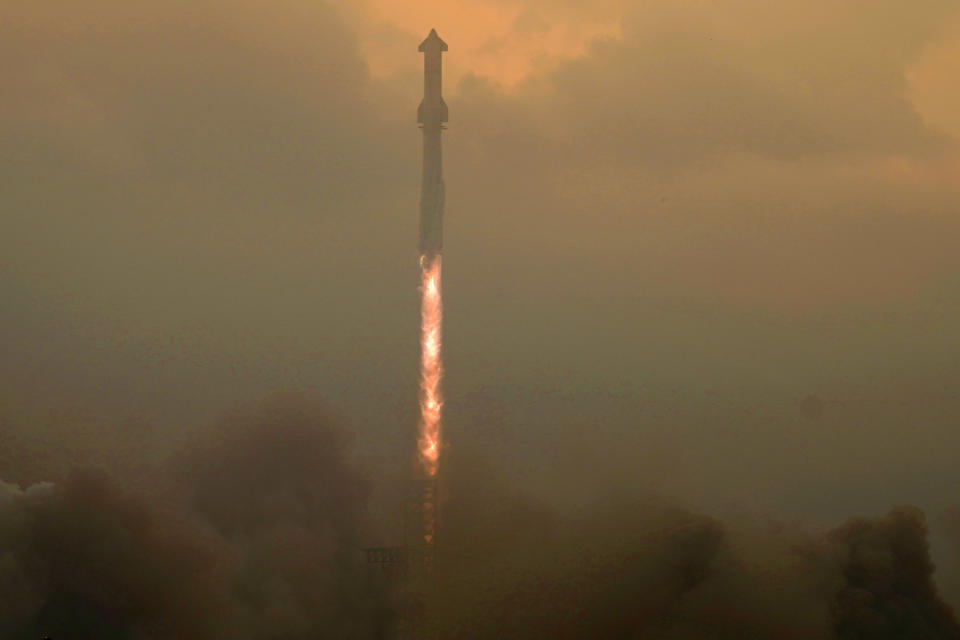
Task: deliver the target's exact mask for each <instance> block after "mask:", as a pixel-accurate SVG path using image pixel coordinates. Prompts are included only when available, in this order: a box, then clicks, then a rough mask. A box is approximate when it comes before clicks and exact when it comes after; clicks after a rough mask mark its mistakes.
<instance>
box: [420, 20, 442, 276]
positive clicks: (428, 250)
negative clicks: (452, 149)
mask: <svg viewBox="0 0 960 640" xmlns="http://www.w3.org/2000/svg"><path fill="white" fill-rule="evenodd" d="M446 50H447V43H446V42H444V41H443V40H441V39H440V36H438V35H437V30H436V29H431V30H430V35H429V36H427V39H426V40H424V41H423V42H422V43H421V44H420V51H421V52H422V53H423V54H424V56H423V101H422V102H421V103H420V108H419V109H417V121H418V122H419V123H420V127H421V128H422V129H423V183H422V184H421V188H420V255H421V256H423V257H425V258H426V259H428V260H432V259H433V258H434V257H436V256H439V255H440V253H441V252H442V250H443V200H444V186H443V149H442V144H441V139H440V136H441V131H443V129H444V128H445V127H444V126H443V125H444V123H446V122H447V116H448V112H447V104H446V103H445V102H444V101H443V52H444V51H446Z"/></svg>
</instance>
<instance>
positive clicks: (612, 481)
mask: <svg viewBox="0 0 960 640" xmlns="http://www.w3.org/2000/svg"><path fill="white" fill-rule="evenodd" d="M2 13H3V16H2V17H0V59H2V60H4V61H5V63H6V64H4V65H2V66H0V82H2V86H3V87H4V96H5V97H4V99H3V100H2V101H0V136H2V140H3V144H2V145H0V181H2V189H0V192H2V193H3V194H4V195H3V201H4V204H3V206H2V213H0V273H2V278H0V301H2V302H0V304H2V305H3V310H2V313H0V380H2V384H0V399H2V402H0V406H2V408H0V432H2V433H3V434H4V436H5V440H6V441H7V442H8V444H7V445H5V446H4V447H3V450H2V451H0V478H3V479H4V480H6V481H8V482H16V483H19V484H22V485H24V486H26V485H27V484H31V483H33V482H38V481H42V480H57V479H58V478H59V477H60V476H61V475H62V474H63V473H64V472H65V470H66V469H68V468H71V467H73V466H74V465H95V466H102V467H106V468H110V469H113V471H114V472H116V473H117V474H120V475H121V476H122V477H125V478H127V479H128V480H127V481H128V483H129V484H130V485H136V484H137V482H138V481H140V480H138V478H140V477H141V476H142V475H143V474H144V473H145V472H144V471H143V469H144V468H146V467H148V466H149V465H150V464H152V463H153V462H155V461H156V460H158V459H160V458H161V457H163V456H165V455H166V454H167V453H168V452H170V451H173V450H175V449H177V448H178V447H179V446H181V445H182V443H183V442H184V441H186V440H187V439H189V438H190V437H191V434H192V433H194V432H195V431H197V430H198V429H201V428H203V426H204V425H207V424H210V423H211V422H214V421H215V420H216V419H217V417H218V416H220V415H222V414H223V413H224V412H226V411H230V410H232V409H233V408H235V407H237V406H240V405H244V404H245V403H249V402H253V401H256V400H257V399H258V398H261V397H264V396H266V395H269V394H271V393H274V392H286V391H296V390H300V391H304V392H306V393H309V394H312V395H314V396H316V397H317V398H319V401H320V402H322V403H323V404H324V405H325V406H326V407H328V410H329V411H330V413H331V414H332V415H334V416H335V418H336V420H337V421H338V422H339V423H340V424H342V425H344V428H345V429H346V430H347V431H348V432H349V433H350V436H351V438H352V441H353V442H354V448H353V451H355V456H356V457H357V458H358V459H359V460H361V461H362V463H363V464H365V465H368V466H370V467H373V468H378V469H387V470H391V472H397V471H398V470H401V469H404V468H405V465H406V464H407V460H406V459H405V457H404V455H402V454H398V453H397V452H398V451H404V450H405V449H404V448H405V447H408V446H409V444H410V442H412V437H413V436H412V434H413V429H414V426H415V419H416V367H417V342H416V340H417V322H418V314H417V304H418V300H417V291H416V282H417V262H416V246H417V244H416V242H417V240H416V233H417V219H416V217H417V198H418V193H417V189H418V186H419V170H420V167H419V161H420V148H419V145H420V132H419V131H418V129H417V127H416V121H415V111H416V106H417V104H418V102H419V98H420V92H421V90H422V77H421V73H422V72H421V67H420V65H421V64H422V60H421V57H420V54H418V53H417V46H418V44H419V42H420V41H421V40H422V39H423V37H425V36H426V34H427V33H428V32H429V30H430V28H434V27H435V28H437V30H438V32H439V34H440V36H441V37H442V38H443V39H444V40H445V41H446V42H447V43H448V45H449V52H448V53H447V54H445V65H446V66H445V70H446V75H445V78H444V82H445V84H444V89H445V97H446V101H447V103H448V104H449V106H450V123H449V128H448V130H447V131H446V132H445V133H444V145H445V146H444V154H445V162H446V164H445V175H446V193H447V202H446V225H445V227H446V228H445V234H446V235H445V243H444V247H445V256H444V269H445V283H444V287H445V304H446V306H445V323H446V324H445V357H446V370H447V378H446V393H447V406H446V410H447V421H446V437H447V443H448V447H449V449H450V451H452V452H459V453H458V454H457V455H464V453H465V452H470V454H471V455H476V456H478V457H482V458H484V459H485V460H487V463H488V464H489V466H491V467H492V468H493V469H494V470H495V472H496V473H497V474H499V476H501V477H503V478H504V481H505V482H508V483H509V484H511V486H515V487H519V488H521V489H522V490H523V491H525V492H528V493H530V494H531V495H536V496H539V497H540V498H542V499H543V500H546V501H548V502H550V503H551V504H554V503H555V504H557V505H558V506H559V507H561V508H574V507H575V506H577V505H583V504H590V503H593V502H595V501H596V500H597V499H598V496H606V495H610V494H613V493H618V492H627V493H642V494H655V495H658V496H662V497H664V498H665V499H669V500H674V501H677V502H678V503H679V504H683V505H685V506H688V507H689V508H691V509H696V510H699V511H702V512H705V513H711V514H731V513H733V514H744V513H746V514H753V515H756V514H763V517H772V518H776V519H780V520H784V521H789V522H794V521H797V522H804V523H809V526H811V527H829V526H834V525H836V524H837V523H839V522H841V521H843V520H844V519H846V518H847V517H850V516H855V515H867V516H879V515H883V514H885V513H886V512H887V511H888V510H889V509H890V508H891V507H892V506H894V505H899V504H910V505H916V506H918V507H920V508H921V509H923V510H924V512H925V513H926V517H927V518H928V521H929V522H930V526H931V531H932V535H933V543H934V550H935V553H936V554H937V557H938V558H940V559H941V560H942V561H943V563H944V564H943V565H942V566H943V567H945V568H944V569H943V570H942V571H941V575H940V576H939V579H941V581H942V583H943V584H952V585H953V587H954V588H955V589H956V590H957V591H956V592H957V593H960V561H958V559H957V558H956V557H954V558H953V560H952V562H954V565H953V566H954V569H953V573H952V574H951V573H950V571H951V570H950V568H949V567H950V566H951V565H949V562H950V561H951V560H950V552H949V545H948V543H947V540H948V539H949V536H950V535H955V534H951V533H950V532H951V531H954V530H955V527H953V528H951V527H952V526H953V525H951V524H950V523H955V521H956V513H957V510H958V509H960V503H958V500H957V497H956V492H955V491H953V489H952V488H953V487H955V486H957V483H958V482H960V467H958V466H957V464H956V454H955V452H956V451H957V450H958V449H960V430H958V428H957V425H958V419H960V396H958V392H957V389H958V387H960V365H958V362H960V338H958V334H957V332H956V327H957V326H960V252H958V251H957V249H956V247H957V241H958V238H960V179H958V176H960V88H958V85H957V82H956V78H957V74H958V72H960V45H958V43H960V2H956V1H955V0H922V1H920V2H915V3H909V4H907V3H903V2H896V1H894V0H872V1H871V2H865V1H860V0H850V1H848V2H842V3H837V2H828V1H827V0H806V1H803V2H801V1H799V0H784V1H782V2H777V3H769V2H762V1H760V0H724V1H722V2H716V1H714V2H706V1H700V0H679V1H678V0H670V1H667V0H644V1H639V0H603V1H601V2H595V3H574V2H567V1H563V2H544V1H542V0H450V1H448V2H439V1H434V0H430V1H429V2H388V1H387V0H362V1H359V2H353V1H352V2H346V1H345V0H330V2H324V1H321V0H311V1H309V2H308V1H306V0H278V1H276V2H271V3H269V6H268V5H267V4H264V3H261V2H254V1H253V0H229V1H228V0H191V1H190V2H186V1H181V0H172V1H170V2H164V3H146V2H139V1H134V2H131V1H129V0H91V1H90V2H87V3H83V6H82V7H81V6H80V5H79V4H77V5H76V6H63V5H61V4H51V3H45V2H36V1H35V0H29V1H28V0H8V2H7V3H6V4H5V8H4V11H3V12H2ZM452 455H453V454H452ZM373 491H374V496H375V498H374V507H375V508H377V509H388V505H389V504H391V500H392V499H393V498H394V497H395V495H394V493H391V491H392V490H391V489H389V488H386V489H374V490H373ZM951 580H952V581H953V582H950V581H951ZM948 597H950V596H949V594H948ZM953 602H955V603H958V604H960V598H958V597H956V596H954V597H953Z"/></svg>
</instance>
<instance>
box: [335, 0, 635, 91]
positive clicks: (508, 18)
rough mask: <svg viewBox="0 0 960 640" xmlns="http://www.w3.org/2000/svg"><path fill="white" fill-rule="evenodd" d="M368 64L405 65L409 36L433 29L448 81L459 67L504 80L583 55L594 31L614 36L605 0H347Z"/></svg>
mask: <svg viewBox="0 0 960 640" xmlns="http://www.w3.org/2000/svg"><path fill="white" fill-rule="evenodd" d="M351 10H352V12H353V15H354V17H355V19H357V21H358V32H359V36H360V38H361V41H362V43H363V48H364V51H365V52H366V54H367V56H368V60H369V63H370V66H371V70H372V72H373V73H374V74H377V75H389V74H391V73H396V72H397V71H398V70H402V69H409V68H410V67H411V60H410V56H409V55H407V54H408V53H409V51H408V49H409V46H408V45H409V38H410V37H411V36H412V37H414V38H417V37H422V35H421V34H424V35H425V34H426V33H427V32H428V31H429V30H430V29H431V28H436V29H437V31H438V32H439V33H440V35H441V37H443V38H444V39H445V40H446V41H447V42H448V43H454V44H453V45H451V46H452V47H453V51H454V52H455V53H456V55H454V56H451V57H449V65H448V71H447V78H448V80H450V81H451V88H452V87H454V86H455V84H456V81H457V80H459V78H460V77H462V76H463V75H464V74H466V73H475V74H479V75H484V76H489V77H492V78H496V80H497V81H498V82H500V83H502V84H503V85H504V86H511V85H514V84H516V83H517V82H519V81H521V80H522V79H524V78H525V77H527V76H528V75H529V74H530V73H531V72H532V71H533V70H535V69H543V68H549V67H550V66H551V65H553V64H555V63H556V62H557V61H559V60H563V59H568V58H572V57H576V56H579V55H582V54H583V53H584V51H585V50H586V48H587V46H588V45H589V43H590V42H591V41H592V40H594V39H596V38H613V37H618V36H619V35H620V21H619V16H618V13H617V11H616V6H615V4H614V3H612V2H599V3H595V4H594V3H590V6H585V5H578V4H577V3H568V2H558V3H544V2H536V3H523V2H511V1H510V0H494V1H493V2H491V1H485V0H454V1H452V2H442V1H440V0H426V1H424V2H390V1H389V0H364V1H363V2H361V3H355V4H354V3H351Z"/></svg>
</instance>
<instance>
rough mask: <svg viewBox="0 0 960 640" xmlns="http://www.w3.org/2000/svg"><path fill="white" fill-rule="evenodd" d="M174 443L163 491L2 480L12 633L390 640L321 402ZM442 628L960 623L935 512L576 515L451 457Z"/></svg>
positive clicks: (540, 634)
mask: <svg viewBox="0 0 960 640" xmlns="http://www.w3.org/2000/svg"><path fill="white" fill-rule="evenodd" d="M200 440H201V441H200V442H198V443H196V444H195V445H193V446H191V447H190V448H189V450H186V451H183V452H181V453H179V454H177V455H176V456H174V458H173V459H172V460H171V462H170V463H169V465H168V466H167V469H168V472H167V473H168V478H167V485H166V486H167V487H168V490H167V491H166V492H164V493H163V494H160V493H156V492H155V493H154V495H152V496H144V495H140V496H137V495H134V494H133V493H131V492H129V491H125V490H124V489H122V488H120V487H119V486H117V484H116V483H115V482H114V481H112V480H110V479H109V478H107V477H106V476H105V475H103V474H100V473H96V472H90V471H79V472H75V473H73V474H71V475H70V476H69V477H68V478H67V479H66V480H65V481H64V482H62V483H59V484H57V485H51V484H38V485H34V486H31V487H29V488H28V489H26V490H25V491H24V490H20V489H19V488H18V487H16V486H13V485H9V484H3V485H2V486H0V489H2V491H0V548H2V556H0V558H2V564H0V594H2V595H3V599H2V605H0V606H2V610H0V620H2V623H0V625H2V626H0V633H2V635H3V637H4V638H11V639H16V640H19V639H20V638H23V639H28V638H31V639H35V638H38V637H40V636H41V634H49V635H52V636H54V637H67V638H69V637H96V638H106V639H112V638H118V639H119V638H146V639H151V638H182V639H185V640H189V639H192V638H243V639H251V640H260V639H264V640H266V639H269V638H358V639H360V638H371V639H373V638H388V637H391V634H392V633H393V632H394V631H395V629H396V624H397V622H398V620H399V619H400V618H401V617H402V616H403V615H404V614H405V610H404V605H403V602H404V599H403V590H404V584H403V583H402V581H400V580H394V581H390V580H387V581H385V580H384V579H383V574H382V573H381V572H380V570H379V569H377V568H371V567H368V566H366V565H364V564H363V562H364V560H363V556H362V553H361V549H362V546H363V544H364V539H365V536H369V535H370V533H369V529H368V528H367V525H368V522H367V520H366V514H365V510H366V506H367V496H368V491H369V485H368V482H369V480H368V479H367V478H365V477H364V474H362V473H361V472H360V471H359V469H358V468H356V467H355V466H354V464H353V463H350V462H348V458H347V454H348V450H347V448H346V447H345V442H344V437H343V435H342V433H341V432H340V431H338V430H337V429H335V428H334V427H332V426H331V423H330V422H329V419H328V418H326V417H324V413H323V411H322V410H319V409H318V408H317V407H316V406H315V405H314V404H312V403H310V402H307V401H304V400H302V399H296V398H291V397H285V398H274V399H272V400H270V401H268V402H265V403H264V404H262V405H260V406H259V407H256V408H255V409H248V410H244V411H235V412H233V413H232V414H231V415H230V416H229V417H227V418H226V419H224V420H223V421H221V422H220V423H218V425H217V426H216V427H215V428H213V429H210V430H209V431H208V433H206V434H205V435H204V436H203V437H202V438H201V439H200ZM448 480H449V482H448V484H447V485H446V486H447V504H446V510H445V511H444V528H443V529H442V538H441V546H440V552H441V556H440V558H441V561H440V564H439V571H440V573H439V575H438V581H439V585H440V588H439V593H440V596H439V598H438V601H437V605H436V607H435V609H434V613H435V615H436V617H437V620H436V622H437V624H438V625H439V627H440V629H441V630H442V633H443V637H456V638H502V637H512V638H548V637H549V638H610V639H621V638H669V639H678V640H679V639H689V640H700V639H703V640H706V639H708V638H730V639H734V638H743V637H751V638H771V639H772V638H777V639H778V640H779V639H787V640H789V639H790V638H797V639H798V640H800V639H817V638H822V639H824V640H844V639H877V640H880V639H885V638H891V639H892V638H924V639H954V638H960V626H958V625H957V623H956V621H955V619H954V617H953V614H952V612H951V611H950V609H949V607H948V606H947V605H946V604H945V603H944V602H943V601H942V600H941V599H940V597H939V596H938V593H937V589H936V587H935V586H934V584H933V582H932V575H933V572H934V566H933V563H932V562H931V560H930V554H929V550H928V546H927V530H926V524H925V521H924V517H923V515H922V513H921V512H920V511H919V510H917V509H915V508H912V507H902V508H898V509H895V510H893V511H891V512H890V514H889V515H887V516H885V517H883V518H878V519H866V518H860V519H855V520H852V521H850V522H848V523H846V524H844V525H842V526H840V527H838V528H836V529H833V530H831V531H828V532H826V533H824V534H815V533H811V532H809V531H806V530H804V529H801V528H799V527H786V526H781V525H774V524H771V523H766V524H763V525H761V524H758V523H752V524H751V523H745V522H731V523H724V522H721V521H719V520H717V519H715V518H711V517H707V516H703V515H698V514H695V513H692V512H690V511H688V510H685V509H682V508H680V507H677V506H673V505H670V504H667V503H665V502H663V501H662V500H654V499H646V500H638V499H636V498H629V497H620V498H617V499H612V500H609V501H608V502H606V503H602V504H600V505H594V506H592V507H590V508H588V509H584V510H578V511H576V512H573V513H571V512H562V511H559V510H557V509H553V508H548V507H546V506H544V505H543V504H541V503H538V502H537V501H536V500H534V499H532V498H530V497H528V496H525V495H523V494H522V493H519V492H517V491H516V490H511V489H509V488H508V487H507V485H506V484H505V483H504V482H502V480H498V479H497V478H496V476H495V475H493V474H491V473H490V472H489V471H488V470H485V467H484V465H483V464H481V463H478V462H476V461H472V460H469V459H464V458H463V457H459V456H457V457H455V458H454V459H453V460H452V462H451V463H450V465H449V474H448Z"/></svg>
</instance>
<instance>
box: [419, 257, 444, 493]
mask: <svg viewBox="0 0 960 640" xmlns="http://www.w3.org/2000/svg"><path fill="white" fill-rule="evenodd" d="M440 266H441V259H440V256H439V255H436V256H428V255H422V256H420V434H419V443H418V444H419V447H418V448H419V451H420V463H421V465H422V468H423V471H424V473H425V474H426V476H427V477H429V478H433V477H435V476H436V475H437V467H438V464H439V461H440V422H441V417H442V411H443V396H442V392H441V382H442V381H443V362H442V359H441V349H442V326H443V297H442V294H441V289H440Z"/></svg>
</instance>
